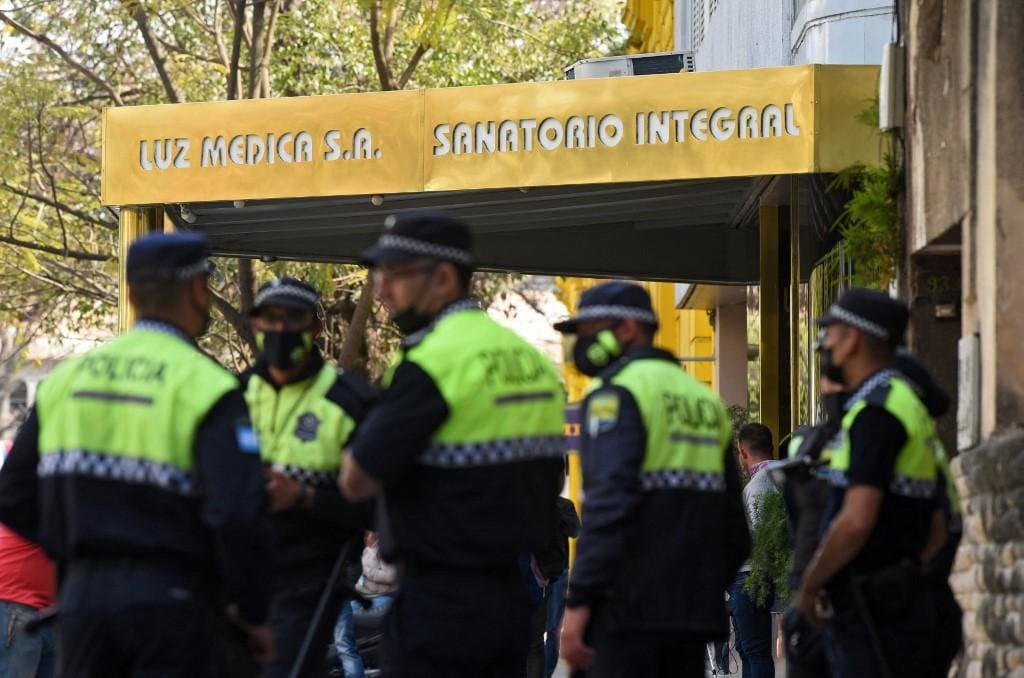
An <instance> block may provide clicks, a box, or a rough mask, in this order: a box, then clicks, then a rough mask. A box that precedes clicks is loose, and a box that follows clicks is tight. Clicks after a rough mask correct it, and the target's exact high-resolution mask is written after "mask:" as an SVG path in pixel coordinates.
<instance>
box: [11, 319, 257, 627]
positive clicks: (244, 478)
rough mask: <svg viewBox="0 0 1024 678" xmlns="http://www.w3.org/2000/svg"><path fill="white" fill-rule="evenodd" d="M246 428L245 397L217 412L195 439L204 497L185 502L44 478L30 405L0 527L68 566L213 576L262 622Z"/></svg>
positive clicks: (105, 482)
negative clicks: (143, 567)
mask: <svg viewBox="0 0 1024 678" xmlns="http://www.w3.org/2000/svg"><path fill="white" fill-rule="evenodd" d="M168 332H169V333H172V334H176V335H177V334H180V333H179V332H177V330H175V328H169V329H168ZM247 426H248V410H247V409H246V406H245V399H244V398H243V397H242V393H241V391H239V390H234V391H231V392H229V393H227V394H226V395H224V396H223V397H222V398H221V399H220V400H219V401H218V402H217V403H216V404H215V405H214V406H213V408H212V409H211V410H210V412H209V413H208V414H207V415H206V417H205V419H204V420H203V422H202V423H201V424H200V426H199V429H198V431H197V433H196V441H195V472H196V478H197V480H198V485H199V490H198V493H197V495H196V496H195V497H183V496H180V495H175V494H171V493H168V492H164V491H162V490H160V489H158V488H155V487H153V486H149V485H142V484H136V483H127V482H121V481H118V480H113V479H108V478H99V477H95V476H83V475H63V476H53V477H48V478H44V479H42V480H40V479H39V477H38V476H37V473H36V467H37V466H38V464H39V419H38V417H37V415H36V411H35V408H34V407H33V408H32V410H31V412H30V414H29V417H28V419H27V420H26V422H25V424H24V425H23V426H22V427H21V430H20V431H19V432H18V435H17V437H16V439H15V441H14V446H13V447H12V448H11V452H10V455H9V456H8V458H7V461H6V462H5V463H4V466H3V469H2V470H0V522H3V523H4V524H5V525H7V526H8V527H10V528H11V529H13V530H15V531H16V532H19V533H20V534H22V535H23V536H24V537H26V538H27V539H30V540H32V541H35V542H38V543H39V544H40V545H41V546H43V548H44V549H46V551H47V552H48V553H49V554H50V555H51V556H52V557H54V558H55V559H56V560H58V561H61V562H62V563H64V564H67V563H69V562H73V561H76V560H80V559H90V558H118V557H130V558H136V559H139V560H140V561H143V560H147V559H150V560H152V562H154V563H158V564H162V565H164V566H168V567H178V568H181V569H182V571H190V572H195V571H199V572H202V571H203V570H204V569H205V570H208V571H209V572H208V574H209V576H210V577H211V578H213V579H215V580H219V583H220V586H221V587H222V588H223V589H224V590H225V592H226V594H225V595H226V598H227V599H228V600H229V601H236V602H237V603H238V604H239V607H240V612H241V614H242V616H243V618H245V619H246V620H248V621H250V622H254V623H255V622H261V621H263V620H264V619H265V618H266V613H267V606H268V600H269V588H270V566H269V563H270V558H269V547H270V534H269V527H268V523H267V520H266V513H265V507H266V492H265V490H264V480H263V472H262V467H261V465H260V459H259V455H258V454H256V453H255V452H256V450H251V449H248V448H247V446H246V445H245V444H244V440H243V436H240V434H239V431H240V428H245V427H247Z"/></svg>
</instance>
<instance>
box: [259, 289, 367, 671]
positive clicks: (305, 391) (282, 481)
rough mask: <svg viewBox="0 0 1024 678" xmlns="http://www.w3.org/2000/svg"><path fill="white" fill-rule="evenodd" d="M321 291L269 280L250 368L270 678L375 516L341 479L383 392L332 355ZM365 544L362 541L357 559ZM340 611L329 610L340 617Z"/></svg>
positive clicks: (286, 664)
mask: <svg viewBox="0 0 1024 678" xmlns="http://www.w3.org/2000/svg"><path fill="white" fill-rule="evenodd" d="M319 301H320V295H319V294H318V293H317V291H316V290H315V289H314V288H313V287H311V286H310V285H308V284H306V283H305V282H303V281H301V280H297V279H295V278H280V279H276V280H273V281H271V282H268V283H266V284H265V285H263V286H262V287H261V288H260V289H259V291H258V292H257V293H256V299H255V305H254V306H253V309H252V312H251V315H252V328H253V331H254V334H255V335H256V340H257V343H258V345H259V346H260V354H259V357H258V359H257V361H256V364H255V365H254V366H253V368H252V369H250V370H248V371H247V372H245V373H243V374H242V376H241V380H242V385H243V389H244V392H245V398H246V402H247V403H248V405H249V412H250V414H251V416H252V421H253V427H254V428H255V430H256V434H257V436H258V437H259V439H260V442H261V444H262V458H263V461H264V463H265V464H266V467H267V468H266V474H267V479H268V481H267V492H268V494H269V497H270V511H271V527H272V531H273V535H274V558H273V560H274V584H273V591H274V595H273V599H272V602H271V609H270V622H271V625H272V626H273V628H274V635H275V637H276V639H277V643H278V653H277V657H276V658H275V659H274V661H273V662H272V663H271V664H270V666H268V667H267V670H266V672H265V674H264V676H266V677H268V678H269V677H271V676H281V677H283V676H287V675H288V674H289V672H290V671H291V668H292V664H293V662H294V661H295V659H296V656H297V654H298V652H299V649H300V647H301V645H302V641H303V639H304V638H305V635H306V632H307V630H308V628H309V624H310V621H311V620H312V619H313V616H314V611H315V610H316V607H317V604H318V602H319V599H320V595H321V593H322V591H323V589H324V587H325V585H326V584H327V580H328V577H329V575H330V572H331V568H332V566H333V564H334V562H335V560H336V558H337V557H338V553H339V551H340V550H341V548H342V546H343V545H344V544H345V543H346V542H349V541H353V542H355V543H356V544H359V543H361V540H362V534H363V532H364V530H366V529H368V528H369V527H370V524H371V521H372V503H369V502H363V503H361V504H352V503H349V502H348V501H347V500H346V499H345V498H344V497H342V496H341V492H340V491H339V490H338V486H337V484H336V482H335V479H336V478H337V476H338V473H339V471H340V470H341V451H342V448H343V447H344V445H345V444H346V443H347V442H348V440H349V439H350V438H351V437H352V435H353V433H354V432H355V429H356V427H357V426H358V425H359V423H360V422H361V421H362V420H363V418H364V417H365V416H366V413H367V411H368V410H369V408H370V406H371V405H372V403H373V401H374V399H375V394H374V393H373V391H372V390H371V388H370V387H369V385H367V384H366V383H364V382H363V381H362V380H361V379H359V378H358V377H355V376H354V375H350V374H342V373H340V372H339V371H338V370H337V369H336V368H335V367H333V366H331V365H329V364H327V363H326V362H325V361H324V359H323V357H322V356H321V354H320V350H319V349H318V348H317V346H316V344H315V339H316V337H317V336H318V335H319V333H320V331H321V328H322V324H321V321H320V318H319V316H318V314H317V311H318V305H319ZM359 553H360V549H359V548H353V550H352V557H353V559H358V557H359ZM339 611H340V610H333V611H330V612H328V613H327V614H326V615H325V617H324V619H325V620H326V619H327V618H329V621H333V620H335V619H337V616H338V612H339ZM329 621H324V622H322V623H329ZM321 654H324V653H321ZM321 659H325V656H324V657H322V658H321Z"/></svg>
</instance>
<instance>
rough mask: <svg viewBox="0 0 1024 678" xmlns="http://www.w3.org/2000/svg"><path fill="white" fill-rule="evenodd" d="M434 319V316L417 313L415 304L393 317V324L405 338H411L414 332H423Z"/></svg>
mask: <svg viewBox="0 0 1024 678" xmlns="http://www.w3.org/2000/svg"><path fill="white" fill-rule="evenodd" d="M433 319H434V317H433V316H430V315H426V314H424V313H420V312H419V311H417V310H416V305H415V304H413V305H412V306H410V307H409V308H407V309H405V310H404V311H402V312H400V313H396V314H395V315H393V316H391V322H393V323H395V326H396V327H397V328H398V331H399V332H401V333H402V334H403V335H404V336H409V335H410V334H412V333H413V332H418V331H420V330H422V329H423V328H424V327H426V326H427V325H429V324H430V322H431V321H432V320H433Z"/></svg>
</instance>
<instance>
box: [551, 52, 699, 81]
mask: <svg viewBox="0 0 1024 678" xmlns="http://www.w3.org/2000/svg"><path fill="white" fill-rule="evenodd" d="M693 70H694V69H693V52H656V53H654V54H628V55H626V56H613V57H601V58H599V59H582V60H580V61H577V62H576V63H574V64H573V65H572V66H569V67H568V68H566V69H565V79H566V80H586V79H589V78H618V77H620V76H624V75H655V74H658V73H679V72H682V71H685V72H687V73H692V72H693Z"/></svg>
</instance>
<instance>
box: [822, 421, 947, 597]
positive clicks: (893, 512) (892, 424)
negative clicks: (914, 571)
mask: <svg viewBox="0 0 1024 678" xmlns="http://www.w3.org/2000/svg"><path fill="white" fill-rule="evenodd" d="M849 436H850V441H849V444H850V467H849V469H848V470H847V472H846V480H847V486H848V487H852V486H855V485H867V486H870V487H874V488H877V489H878V490H880V491H882V492H883V493H884V496H883V498H882V505H881V507H880V509H879V512H878V520H877V521H876V523H875V528H874V530H872V532H871V536H870V537H869V538H868V541H867V543H866V544H865V545H864V548H862V549H861V550H860V552H859V553H858V554H857V555H856V556H855V557H854V559H853V560H852V561H851V562H850V565H849V567H850V568H852V569H853V570H854V571H856V572H858V573H866V572H870V571H872V570H876V569H878V568H880V567H885V566H886V565H890V564H893V563H896V562H899V561H900V560H902V559H904V558H916V557H917V555H918V553H919V552H920V550H921V549H922V548H923V547H924V544H925V542H926V541H927V539H928V532H929V529H930V526H931V514H932V511H933V510H934V509H935V508H936V506H937V503H936V502H937V497H932V498H913V497H906V496H902V495H898V494H893V493H892V492H891V491H890V489H889V486H890V484H891V483H892V480H893V473H894V469H895V466H896V457H897V456H898V455H899V453H900V450H901V449H902V448H903V446H904V445H905V444H906V442H907V431H906V429H905V428H904V427H903V424H902V423H900V420H899V419H897V418H896V417H895V416H894V415H893V414H892V413H890V412H888V411H887V410H885V409H884V408H883V407H881V406H880V405H877V404H868V405H867V406H865V407H864V409H862V410H861V411H860V412H859V413H858V414H857V417H856V419H854V421H853V424H852V425H851V426H850V431H849ZM936 487H938V486H936ZM845 496H846V488H843V487H833V488H832V490H831V496H830V497H829V507H828V510H827V511H826V513H825V515H826V522H825V524H826V526H827V525H828V523H831V521H832V520H833V519H834V518H835V516H836V515H837V514H838V513H839V510H840V509H841V508H842V505H843V499H844V497H845ZM841 574H842V573H841ZM833 581H837V582H838V581H842V578H841V575H837V577H835V578H834V579H833Z"/></svg>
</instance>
